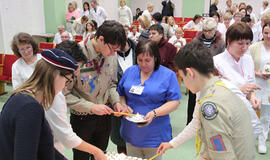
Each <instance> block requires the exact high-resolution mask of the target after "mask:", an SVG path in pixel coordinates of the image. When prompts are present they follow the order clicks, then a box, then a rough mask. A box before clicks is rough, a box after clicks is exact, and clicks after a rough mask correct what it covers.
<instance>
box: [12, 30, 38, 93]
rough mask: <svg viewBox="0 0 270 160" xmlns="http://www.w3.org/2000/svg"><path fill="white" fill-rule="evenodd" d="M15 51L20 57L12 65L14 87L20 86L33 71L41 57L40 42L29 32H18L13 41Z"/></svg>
mask: <svg viewBox="0 0 270 160" xmlns="http://www.w3.org/2000/svg"><path fill="white" fill-rule="evenodd" d="M11 49H12V51H13V53H14V54H15V55H16V56H17V57H18V58H19V59H18V60H17V61H16V62H15V63H13V65H12V87H13V89H14V90H15V89H17V88H18V87H20V86H21V85H22V84H23V83H24V82H25V81H26V80H27V79H28V78H29V77H30V76H31V74H32V73H33V71H34V69H35V65H36V63H37V61H38V60H39V59H40V58H41V56H40V54H37V53H38V49H39V48H38V44H37V42H36V41H35V40H34V39H33V37H32V36H31V35H30V34H28V33H24V32H21V33H18V34H17V35H15V36H14V37H13V40H12V43H11Z"/></svg>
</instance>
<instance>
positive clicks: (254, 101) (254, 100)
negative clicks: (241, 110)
mask: <svg viewBox="0 0 270 160" xmlns="http://www.w3.org/2000/svg"><path fill="white" fill-rule="evenodd" d="M268 98H269V97H268ZM250 103H251V104H252V107H253V109H255V110H258V109H260V108H261V102H260V100H259V99H258V98H257V97H255V95H252V96H251V97H250Z"/></svg>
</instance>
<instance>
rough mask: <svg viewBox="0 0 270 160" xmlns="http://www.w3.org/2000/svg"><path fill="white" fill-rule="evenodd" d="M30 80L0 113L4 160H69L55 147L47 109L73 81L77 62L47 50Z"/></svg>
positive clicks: (59, 51) (0, 132)
mask: <svg viewBox="0 0 270 160" xmlns="http://www.w3.org/2000/svg"><path fill="white" fill-rule="evenodd" d="M41 56H42V59H41V60H39V61H38V62H37V64H36V67H35V70H34V72H33V74H32V75H31V76H30V78H29V79H28V80H27V81H26V82H24V83H23V84H22V85H21V86H20V87H19V88H18V89H16V90H15V91H13V92H12V94H11V96H10V98H9V99H8V100H7V102H6V103H5V104H4V106H3V109H2V111H1V114H0V142H1V145H0V159H5V160H13V159H21V160H37V159H39V160H50V159H65V158H64V156H63V155H61V154H60V153H59V152H58V151H57V150H56V149H54V146H53V135H52V131H51V129H50V126H49V124H48V122H47V120H46V118H45V114H44V112H45V111H44V110H48V109H50V107H51V105H52V103H53V101H54V96H55V95H56V94H58V93H59V92H60V91H61V90H62V89H63V88H64V87H65V86H66V85H67V84H68V83H69V82H70V79H71V77H72V75H73V72H74V71H75V70H76V69H77V67H78V64H77V62H76V61H75V60H74V59H73V58H72V57H71V56H69V55H68V54H66V53H65V52H63V51H61V50H58V49H51V50H43V51H42V52H41Z"/></svg>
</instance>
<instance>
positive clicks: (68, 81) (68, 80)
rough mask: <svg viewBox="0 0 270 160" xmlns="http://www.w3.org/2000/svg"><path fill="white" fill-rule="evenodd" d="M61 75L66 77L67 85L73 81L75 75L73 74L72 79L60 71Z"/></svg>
mask: <svg viewBox="0 0 270 160" xmlns="http://www.w3.org/2000/svg"><path fill="white" fill-rule="evenodd" d="M60 75H61V76H63V77H64V78H66V80H67V81H66V83H65V86H68V85H69V84H70V83H71V82H72V79H73V75H72V79H69V78H68V77H67V76H66V75H64V74H62V73H60Z"/></svg>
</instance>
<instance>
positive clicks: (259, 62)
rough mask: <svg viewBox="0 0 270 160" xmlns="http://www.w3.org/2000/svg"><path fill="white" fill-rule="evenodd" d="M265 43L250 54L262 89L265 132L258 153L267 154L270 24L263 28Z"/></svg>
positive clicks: (260, 139)
mask: <svg viewBox="0 0 270 160" xmlns="http://www.w3.org/2000/svg"><path fill="white" fill-rule="evenodd" d="M262 33H263V41H260V42H257V43H255V44H253V45H251V46H250V47H249V48H250V53H251V56H252V58H253V61H254V67H255V77H256V84H257V85H258V86H260V87H261V90H259V91H257V92H256V93H257V97H258V98H259V99H260V100H261V117H260V120H261V123H262V126H263V132H262V134H261V135H260V136H259V144H258V152H259V153H262V154H263V153H266V152H267V148H266V140H267V135H268V132H269V125H270V118H269V117H270V103H269V101H268V95H269V93H270V86H269V84H268V82H269V78H270V75H269V73H265V69H264V67H265V66H266V65H269V64H270V55H269V51H270V23H266V24H264V26H263V28H262Z"/></svg>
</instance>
